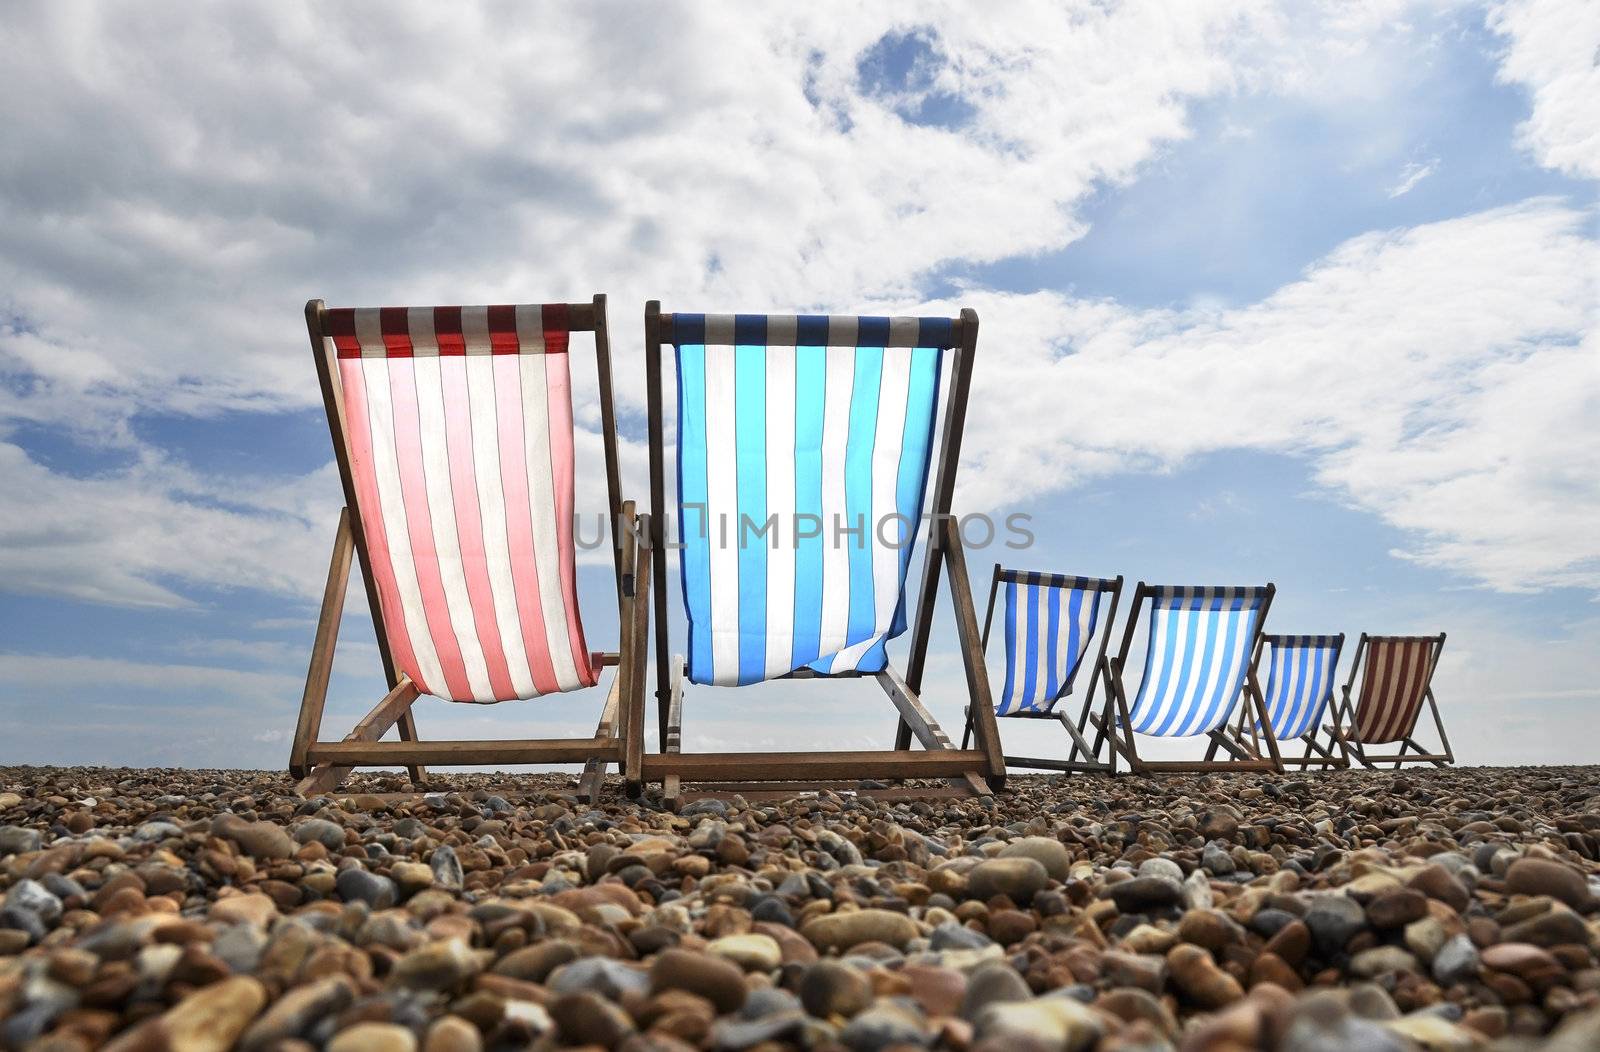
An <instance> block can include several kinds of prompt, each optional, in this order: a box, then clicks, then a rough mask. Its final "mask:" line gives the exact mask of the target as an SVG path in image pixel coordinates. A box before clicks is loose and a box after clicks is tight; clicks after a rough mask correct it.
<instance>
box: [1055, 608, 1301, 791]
mask: <svg viewBox="0 0 1600 1052" xmlns="http://www.w3.org/2000/svg"><path fill="white" fill-rule="evenodd" d="M1274 591H1276V589H1275V588H1274V586H1273V585H1271V584H1268V585H1266V586H1264V587H1248V588H1234V587H1188V586H1170V585H1147V584H1145V583H1144V582H1143V581H1140V582H1139V586H1138V588H1136V589H1135V590H1134V594H1133V612H1132V613H1131V614H1130V615H1129V617H1128V623H1127V626H1126V628H1125V630H1124V632H1123V636H1122V647H1121V649H1120V650H1119V651H1118V653H1117V655H1116V656H1115V657H1113V658H1111V659H1110V660H1109V661H1108V662H1107V664H1106V675H1107V678H1108V680H1109V681H1110V689H1111V692H1112V700H1113V702H1114V704H1115V707H1116V718H1115V719H1114V720H1113V719H1112V718H1110V717H1109V715H1100V714H1091V715H1090V716H1089V720H1090V722H1091V723H1093V725H1094V727H1095V731H1096V738H1095V742H1094V752H1095V755H1096V756H1097V757H1098V755H1099V750H1100V746H1101V744H1102V741H1104V742H1107V743H1109V745H1110V748H1111V750H1112V752H1113V753H1117V754H1121V755H1122V756H1123V757H1124V758H1125V759H1126V760H1127V761H1128V764H1129V766H1130V767H1132V768H1133V770H1134V772H1135V773H1136V774H1142V773H1145V772H1149V771H1204V770H1213V769H1217V768H1227V769H1229V770H1281V769H1282V765H1281V763H1280V761H1279V757H1278V743H1277V739H1275V738H1274V737H1273V735H1272V729H1271V726H1270V722H1269V721H1268V720H1267V712H1266V705H1265V702H1264V701H1263V700H1262V696H1261V687H1260V684H1258V683H1257V682H1256V677H1255V671H1254V669H1253V668H1252V666H1251V657H1252V655H1253V654H1254V653H1255V649H1256V642H1257V640H1258V638H1259V637H1260V635H1261V626H1262V625H1263V623H1265V621H1266V619H1267V610H1268V608H1269V607H1270V606H1271V605H1272V596H1273V593H1274ZM1145 600H1149V603H1150V633H1149V639H1148V644H1147V646H1146V648H1145V659H1144V672H1143V674H1142V676H1141V678H1140V681H1139V691H1138V693H1137V694H1136V695H1135V696H1134V698H1133V702H1132V704H1129V702H1128V692H1127V690H1126V687H1125V686H1124V684H1123V674H1124V672H1125V670H1126V668H1127V662H1128V653H1129V651H1130V650H1131V649H1132V646H1133V636H1134V631H1135V630H1136V629H1137V627H1138V624H1139V611H1140V610H1141V609H1143V606H1144V602H1145ZM1241 695H1242V696H1243V697H1244V699H1245V703H1246V704H1248V705H1253V706H1254V707H1255V715H1256V717H1257V719H1258V720H1259V721H1260V726H1261V728H1262V731H1261V736H1262V739H1263V740H1264V742H1265V743H1266V746H1267V755H1266V756H1263V755H1262V754H1261V752H1260V750H1259V749H1258V748H1255V747H1252V746H1251V745H1249V744H1246V743H1241V742H1238V741H1235V740H1233V739H1232V738H1231V737H1229V736H1228V735H1227V734H1226V733H1225V731H1224V728H1225V727H1226V725H1227V723H1228V720H1229V718H1230V717H1232V715H1233V712H1234V707H1235V706H1236V705H1237V704H1238V703H1239V700H1240V697H1241ZM1084 707H1085V710H1086V711H1087V710H1088V705H1087V704H1086V705H1085V706H1084ZM1135 734H1147V735H1151V736H1153V737H1162V738H1178V737H1194V736H1199V735H1205V736H1206V737H1208V738H1209V739H1210V740H1211V743H1212V745H1213V748H1212V749H1211V750H1209V751H1208V752H1207V754H1206V758H1205V759H1204V760H1199V761H1193V760H1161V761H1156V760H1145V759H1141V758H1140V756H1139V753H1138V746H1137V744H1136V742H1135V739H1134V735H1135ZM1217 749H1221V750H1222V751H1224V752H1226V753H1228V754H1229V756H1231V757H1232V759H1230V760H1216V759H1214V756H1215V753H1216V750H1217ZM1112 762H1113V763H1114V762H1115V761H1114V759H1113V760H1112Z"/></svg>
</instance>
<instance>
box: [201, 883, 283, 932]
mask: <svg viewBox="0 0 1600 1052" xmlns="http://www.w3.org/2000/svg"><path fill="white" fill-rule="evenodd" d="M208 916H210V918H211V919H212V920H214V921H217V922H218V923H221V924H248V925H250V926H252V927H255V928H260V929H262V930H263V931H264V930H266V928H267V926H268V925H270V924H271V923H272V922H273V921H275V920H277V919H278V906H277V903H275V902H273V901H272V900H271V899H269V898H267V896H265V895H262V894H259V893H256V892H247V893H246V894H243V895H229V896H228V897H227V898H225V899H218V900H217V901H216V902H213V903H212V904H211V910H210V912H209V914H208Z"/></svg>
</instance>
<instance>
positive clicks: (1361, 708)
mask: <svg viewBox="0 0 1600 1052" xmlns="http://www.w3.org/2000/svg"><path fill="white" fill-rule="evenodd" d="M1442 650H1444V633H1443V632H1440V633H1439V634H1438V635H1436V636H1369V635H1367V634H1366V633H1365V632H1363V633H1361V641H1360V642H1359V643H1357V644H1356V658H1355V663H1354V664H1353V665H1351V667H1350V678H1349V679H1348V680H1347V681H1346V682H1345V684H1344V692H1343V693H1344V698H1343V704H1342V705H1341V706H1340V711H1339V712H1336V713H1335V720H1334V725H1333V733H1334V735H1335V737H1337V738H1338V739H1339V742H1340V743H1341V744H1342V745H1344V746H1345V747H1346V748H1348V749H1349V750H1350V754H1351V755H1352V756H1354V757H1355V758H1356V759H1357V760H1359V761H1360V762H1361V763H1362V764H1363V765H1364V766H1366V767H1372V768H1376V767H1377V765H1378V764H1380V763H1389V762H1393V763H1394V766H1395V767H1396V768H1398V767H1399V766H1400V765H1401V764H1404V763H1431V764H1433V765H1434V766H1435V767H1443V766H1444V765H1445V764H1449V763H1455V754H1454V753H1452V752H1451V751H1450V738H1449V737H1448V736H1447V735H1446V734H1445V732H1444V721H1443V720H1441V719H1440V718H1439V705H1438V703H1437V702H1436V701H1435V700H1434V697H1433V670H1434V668H1436V667H1437V666H1438V664H1439V653H1440V651H1442ZM1363 658H1365V660H1366V665H1365V672H1364V673H1363V674H1362V675H1361V695H1360V697H1359V698H1357V700H1356V702H1355V704H1354V705H1352V704H1351V702H1350V689H1351V688H1352V687H1353V686H1355V682H1356V675H1357V673H1358V672H1361V671H1362V668H1363V666H1362V659H1363ZM1423 702H1427V704H1428V710H1429V711H1430V712H1432V713H1433V725H1434V728H1435V729H1436V730H1438V732H1439V744H1440V745H1441V746H1442V747H1443V749H1444V751H1443V752H1429V751H1428V750H1427V749H1425V748H1423V747H1422V746H1421V745H1418V744H1417V740H1416V737H1415V735H1416V732H1417V719H1418V718H1419V717H1420V716H1421V715H1422V704H1423ZM1394 742H1399V743H1400V749H1399V751H1398V752H1395V753H1392V754H1389V755H1380V756H1374V755H1373V754H1371V753H1369V752H1368V751H1367V746H1369V745H1389V744H1393V743H1394ZM1407 749H1410V750H1412V751H1411V753H1409V754H1407V752H1406V750H1407Z"/></svg>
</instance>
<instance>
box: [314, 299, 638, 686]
mask: <svg viewBox="0 0 1600 1052" xmlns="http://www.w3.org/2000/svg"><path fill="white" fill-rule="evenodd" d="M316 306H317V305H315V304H314V305H313V308H315V307H316ZM579 312H587V317H586V319H585V322H584V327H585V328H592V329H595V330H596V333H597V344H598V343H599V342H600V334H601V332H602V331H603V324H604V302H603V300H600V299H598V298H597V301H596V303H595V304H594V305H593V307H590V306H589V305H585V304H570V305H569V304H551V305H544V306H493V307H383V308H336V309H331V308H323V309H322V310H321V311H320V312H318V311H316V310H314V309H312V308H308V311H307V320H308V324H310V325H312V327H313V331H312V336H313V340H314V341H315V340H316V339H317V337H318V336H319V335H320V337H321V340H322V343H323V345H324V347H325V353H326V355H327V356H328V357H329V358H330V359H332V361H333V362H336V363H337V364H336V367H329V368H327V370H326V372H325V374H324V382H325V390H324V394H325V396H326V397H328V398H329V399H330V404H331V406H330V420H334V421H335V425H334V426H335V431H336V438H335V444H336V446H338V445H339V443H340V441H341V439H340V436H339V435H338V432H339V431H341V430H342V432H343V435H342V441H343V443H344V450H343V455H342V456H341V457H340V467H341V471H342V473H343V474H344V476H345V482H346V499H347V500H349V501H350V502H351V503H352V504H353V505H354V507H355V511H356V519H357V524H358V530H359V532H358V539H359V541H360V543H362V544H363V545H364V547H365V551H366V557H367V562H368V564H369V566H370V574H371V576H372V580H373V583H374V585H375V591H376V594H377V599H378V606H379V611H378V612H377V620H378V621H379V624H380V645H381V646H385V647H386V650H385V656H386V661H387V660H391V659H392V663H393V665H394V667H395V669H396V670H398V671H400V672H404V673H405V674H406V675H407V676H409V677H411V679H412V680H413V681H415V682H416V684H417V686H418V688H419V689H420V690H422V691H423V692H425V693H429V694H434V695H437V696H439V697H442V698H445V699H447V700H450V701H470V702H492V701H504V700H507V699H511V698H531V697H536V696H538V695H541V694H550V693H555V692H558V691H566V690H574V689H577V688H579V687H584V686H590V685H592V684H593V683H594V682H595V680H596V671H597V670H596V668H595V667H594V662H593V660H592V659H591V656H590V654H589V651H588V647H587V644H586V643H585V641H584V634H583V625H582V622H581V620H580V619H579V613H578V600H577V588H576V579H575V578H576V575H575V569H574V562H575V560H574V545H573V525H574V523H573V473H574V458H573V428H572V395H571V380H570V372H569V369H568V354H567V350H568V343H569V336H570V333H571V331H572V329H573V326H574V318H573V315H574V314H575V313H579ZM319 329H320V332H319ZM603 387H604V388H605V389H604V390H603V391H602V394H603V395H606V394H609V385H608V384H603ZM606 415H607V418H608V419H609V416H610V414H609V412H608V413H607V414H606ZM607 439H608V441H609V440H611V436H609V435H608V436H607ZM608 473H609V472H608ZM615 489H616V487H615V485H614V484H613V486H612V490H613V497H615Z"/></svg>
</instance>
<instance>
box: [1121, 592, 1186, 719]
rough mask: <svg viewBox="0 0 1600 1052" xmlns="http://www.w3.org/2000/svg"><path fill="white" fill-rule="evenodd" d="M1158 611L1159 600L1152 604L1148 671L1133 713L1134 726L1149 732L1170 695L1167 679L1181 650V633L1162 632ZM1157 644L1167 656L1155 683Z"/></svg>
mask: <svg viewBox="0 0 1600 1052" xmlns="http://www.w3.org/2000/svg"><path fill="white" fill-rule="evenodd" d="M1181 603H1182V601H1181V600H1172V601H1170V602H1169V604H1168V606H1167V607H1165V608H1162V609H1166V610H1172V609H1175V608H1177V607H1179V606H1181ZM1156 614H1157V608H1156V607H1155V604H1152V609H1151V616H1150V638H1149V642H1148V643H1147V645H1146V647H1145V658H1144V672H1145V674H1144V677H1143V678H1141V679H1140V681H1139V696H1138V698H1137V699H1135V702H1134V711H1133V712H1132V713H1131V714H1130V715H1131V716H1132V717H1133V729H1134V730H1136V731H1139V732H1140V733H1149V731H1150V728H1151V726H1152V725H1153V724H1154V722H1155V720H1154V717H1155V715H1156V713H1158V712H1160V711H1161V699H1162V698H1165V697H1166V690H1167V683H1168V682H1169V681H1170V679H1171V678H1172V669H1173V666H1174V664H1176V658H1177V653H1178V633H1177V632H1173V631H1168V632H1167V633H1166V634H1165V635H1164V636H1163V635H1161V626H1162V624H1163V621H1162V619H1161V618H1160V617H1158V616H1156ZM1166 623H1167V624H1171V623H1172V622H1171V621H1170V620H1168V621H1167V622H1166ZM1157 648H1160V650H1161V652H1162V654H1163V657H1164V659H1165V660H1164V662H1163V664H1162V669H1161V676H1160V678H1159V680H1157V681H1156V682H1153V683H1152V682H1151V681H1150V678H1149V677H1150V669H1151V668H1152V667H1153V666H1154V662H1153V661H1152V660H1151V658H1152V655H1154V654H1155V653H1156V650H1157Z"/></svg>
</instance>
